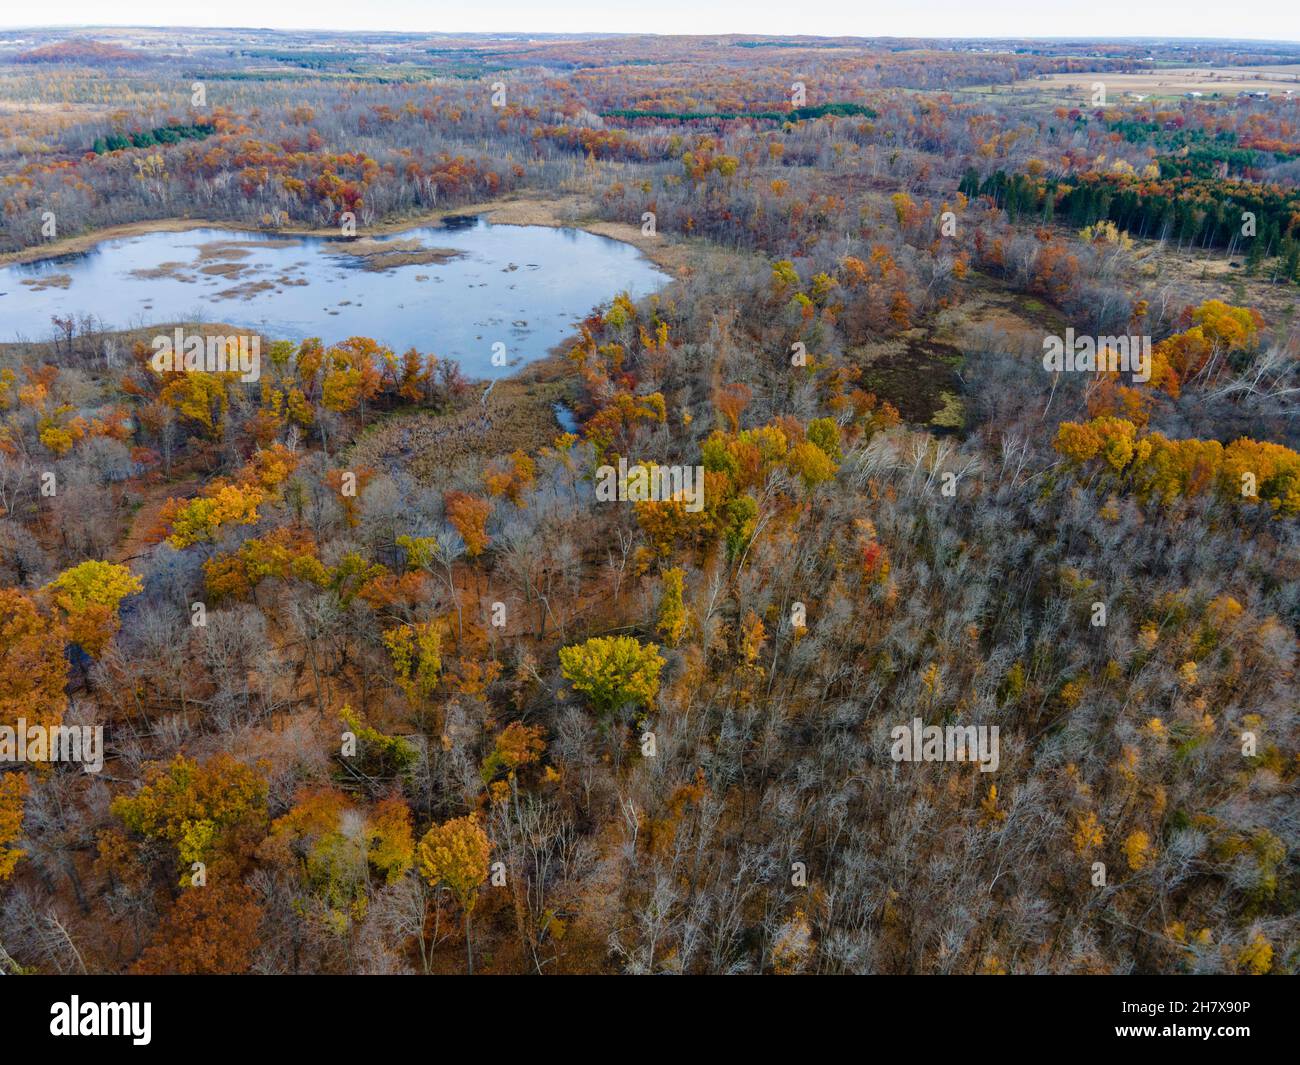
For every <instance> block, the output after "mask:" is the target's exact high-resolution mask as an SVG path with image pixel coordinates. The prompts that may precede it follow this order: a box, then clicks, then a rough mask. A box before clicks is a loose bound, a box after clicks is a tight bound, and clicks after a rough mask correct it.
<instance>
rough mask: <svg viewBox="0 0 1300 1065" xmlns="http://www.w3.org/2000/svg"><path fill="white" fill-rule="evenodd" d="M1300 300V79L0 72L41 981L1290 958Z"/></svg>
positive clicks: (184, 36)
mask: <svg viewBox="0 0 1300 1065" xmlns="http://www.w3.org/2000/svg"><path fill="white" fill-rule="evenodd" d="M1288 86H1294V87H1293V88H1289V87H1288ZM470 218H480V219H483V220H486V221H487V222H489V223H491V224H492V227H493V230H492V231H493V232H494V233H501V232H507V233H508V232H511V231H513V230H514V227H562V228H564V229H582V230H587V231H588V232H590V233H593V234H597V235H599V236H601V237H604V238H610V239H614V240H618V241H622V242H625V243H627V244H631V245H633V246H634V247H635V248H636V249H637V250H638V252H639V253H640V254H641V255H643V256H644V257H646V258H647V259H648V260H650V261H652V262H653V263H654V264H655V265H656V266H657V267H658V268H659V269H660V270H662V271H663V272H664V275H666V277H667V281H666V283H665V284H664V285H663V286H662V287H661V288H659V289H658V291H656V292H653V293H652V294H650V295H647V296H645V297H644V298H634V297H633V295H631V294H629V293H628V292H627V291H623V287H622V286H621V285H619V284H618V283H617V282H611V284H610V286H609V291H608V292H607V293H606V295H605V297H604V298H603V299H602V301H601V302H600V303H598V304H597V305H595V306H582V307H577V308H566V307H561V306H556V307H554V308H549V310H550V311H552V312H553V313H559V312H568V311H572V312H573V313H572V314H571V315H570V316H569V320H568V322H566V329H567V330H568V331H567V333H566V336H565V339H564V340H563V342H562V343H560V344H559V345H558V346H557V347H555V348H554V349H553V350H551V351H550V352H549V353H546V354H545V355H544V356H543V357H539V358H536V359H533V360H531V361H526V362H522V363H521V364H520V365H518V366H515V365H514V364H513V363H512V364H511V366H510V372H508V373H507V372H505V371H504V370H503V372H502V373H501V374H500V375H498V376H496V377H495V378H494V379H493V380H492V381H491V383H490V384H489V382H488V381H486V380H479V379H477V378H476V375H475V374H474V372H472V370H471V369H469V368H468V367H467V365H462V360H460V359H458V358H456V357H455V356H454V355H452V354H451V353H450V343H449V341H448V339H447V338H446V337H440V336H439V335H438V332H437V331H436V330H434V329H430V330H429V332H428V335H427V337H425V338H424V340H423V341H422V342H421V343H419V344H417V345H414V346H410V345H407V344H404V343H397V342H396V341H395V340H394V338H393V337H392V336H385V335H383V333H382V331H375V330H370V331H369V333H374V334H375V335H367V332H366V331H362V330H359V329H358V328H356V327H355V325H354V324H353V323H351V322H350V321H349V318H350V316H352V315H353V314H356V313H358V308H357V307H356V306H354V305H350V304H351V300H349V298H348V297H349V296H351V295H352V294H351V293H350V292H345V293H344V296H343V298H342V299H337V300H335V302H336V303H337V306H336V307H331V308H330V309H328V310H327V311H326V312H322V316H321V317H320V319H319V324H318V323H317V322H316V321H315V320H313V322H312V326H313V328H310V329H307V328H304V329H303V330H300V331H296V332H285V331H284V330H273V329H270V328H265V327H263V326H258V325H256V324H255V323H254V322H252V321H249V320H245V318H243V317H241V313H243V306H244V305H243V304H241V302H240V295H241V290H238V289H234V290H232V293H233V295H232V296H231V298H229V299H228V300H226V302H224V303H220V304H217V305H216V306H215V309H208V308H209V307H210V306H211V305H204V306H205V314H204V315H202V316H199V315H196V316H195V317H194V318H192V319H187V320H182V321H174V320H171V319H170V318H160V317H158V316H156V315H152V310H151V305H149V304H147V303H146V304H143V305H142V306H141V307H131V308H129V309H128V308H124V309H123V312H122V313H123V317H122V319H121V320H119V321H112V322H110V321H106V320H103V319H102V318H101V317H100V316H98V315H96V314H93V313H90V311H89V309H88V307H87V306H86V305H84V304H82V303H80V302H79V301H80V300H82V299H83V298H84V297H83V293H85V292H86V291H87V290H86V289H85V288H83V287H82V282H81V281H79V280H76V279H75V275H76V268H77V267H78V266H79V265H81V264H85V263H88V262H95V261H102V260H103V257H105V256H107V255H109V254H110V251H109V245H106V244H104V243H102V242H103V241H104V240H106V239H107V238H110V237H111V238H113V239H114V241H118V240H128V239H130V238H132V237H135V236H139V235H142V234H146V233H158V232H166V233H171V234H174V235H175V240H176V243H177V246H178V247H179V246H180V245H181V244H182V243H183V234H184V233H185V232H186V231H187V230H188V229H193V228H196V227H199V226H204V227H211V228H218V229H225V230H228V231H229V232H228V233H227V234H226V235H227V236H229V238H230V241H229V242H227V243H226V244H224V245H222V247H221V248H217V249H215V250H210V251H204V252H202V253H201V255H200V258H199V260H197V261H198V263H199V265H198V266H197V267H196V268H195V270H194V273H195V274H196V275H198V276H200V277H201V278H202V279H203V280H205V281H206V280H207V279H208V278H226V277H234V276H236V275H238V271H239V270H240V267H239V265H238V264H239V262H240V261H241V257H246V256H247V255H248V254H249V252H248V249H249V248H250V247H255V246H256V245H254V244H252V243H250V242H251V241H252V240H253V239H254V238H255V239H256V240H258V241H264V240H265V239H267V238H275V239H277V240H283V241H285V242H292V241H295V240H307V239H315V238H319V237H328V238H330V239H331V240H337V241H339V242H340V245H341V246H342V243H343V242H351V244H350V245H349V246H355V247H357V248H358V250H356V254H357V256H358V261H357V263H356V264H355V265H354V266H353V267H352V269H355V270H356V271H358V272H359V271H362V270H368V271H380V272H381V273H382V275H383V276H384V277H389V278H393V279H397V278H399V277H400V278H403V279H407V278H416V280H420V281H422V282H423V281H425V280H426V279H427V280H428V283H427V285H426V286H425V289H426V290H427V292H428V296H427V297H426V298H427V299H428V300H430V301H433V300H437V301H443V302H442V306H446V305H448V304H450V305H451V306H452V307H453V308H454V307H455V305H456V301H457V299H458V297H457V294H456V292H454V291H452V290H451V288H452V286H451V285H444V286H442V287H441V288H440V287H439V285H438V283H437V281H436V279H437V278H438V277H440V276H441V275H440V274H439V271H440V270H441V269H442V268H443V265H442V264H443V260H442V259H440V258H439V256H438V254H434V253H428V251H427V249H423V250H420V249H412V248H409V247H407V246H406V245H396V246H395V250H394V248H389V249H388V254H387V257H386V258H385V257H383V256H380V257H378V258H376V257H375V255H376V251H375V248H374V247H373V246H369V247H367V246H364V242H365V241H367V240H373V239H374V238H376V237H388V236H392V237H394V239H397V240H400V239H401V238H402V234H403V232H404V231H405V229H407V228H410V227H413V226H416V225H426V226H434V227H440V228H441V229H442V230H443V231H451V230H453V229H455V227H457V226H464V225H465V224H466V223H467V220H468V219H470ZM518 232H520V233H523V232H525V230H518ZM241 242H243V243H241ZM191 243H192V241H191ZM285 246H291V245H290V244H288V243H286V245H285ZM205 247H206V246H205ZM381 250H382V247H381ZM575 254H576V253H575ZM180 256H181V252H179V251H178V252H177V256H176V257H177V258H180ZM366 256H370V258H368V259H367V258H366ZM97 257H98V258H97ZM131 268H132V269H134V270H136V271H137V275H138V276H142V277H144V278H146V279H155V280H156V281H157V283H158V284H159V285H162V284H163V283H164V282H166V283H167V284H176V283H179V282H178V281H177V277H178V276H180V274H181V273H182V271H180V270H179V268H178V264H177V263H175V262H170V261H163V262H157V263H148V264H143V265H141V264H139V263H135V262H132V263H131ZM512 268H517V269H519V270H521V271H526V270H527V269H528V268H529V262H528V260H527V259H526V257H523V253H521V257H520V258H519V262H518V263H517V264H515V263H512V264H510V266H509V267H507V268H506V270H505V271H501V274H502V276H503V278H504V280H502V281H501V282H500V284H501V285H502V286H509V285H513V284H516V283H517V281H518V279H517V278H514V277H513V274H512ZM141 271H143V272H142V273H141ZM416 275H419V276H418V277H416ZM343 276H344V278H345V279H344V280H343V281H342V282H340V283H339V285H338V286H337V287H338V288H340V289H347V286H348V284H349V281H348V280H347V279H346V277H347V276H348V275H347V274H346V271H345V272H344V275H343ZM352 276H361V275H360V273H357V274H355V275H352ZM276 283H277V284H279V285H281V286H282V291H283V290H288V289H289V287H290V283H289V282H287V281H286V280H285V279H283V278H280V279H278V280H277V282H276ZM299 283H300V284H302V285H303V286H310V285H312V284H315V283H316V281H315V280H313V279H312V278H310V277H305V278H304V279H303V280H302V281H301V282H293V284H299ZM493 283H494V284H495V283H496V282H495V281H494V282H493ZM232 284H233V282H232ZM50 291H53V292H54V294H55V295H56V296H57V297H58V300H59V303H58V305H59V307H60V310H59V311H58V313H56V314H53V315H51V320H50V322H49V324H48V328H46V329H44V330H43V331H42V332H41V333H40V335H19V331H18V330H17V329H15V328H11V327H10V326H9V325H7V324H6V314H7V311H10V310H12V312H13V313H16V310H17V308H18V307H19V305H20V304H21V302H22V301H23V300H24V298H25V297H27V296H28V295H29V294H30V295H31V296H32V297H34V296H35V294H36V293H38V292H39V293H46V292H50ZM196 291H197V290H196ZM502 291H510V289H508V288H503V290H502ZM312 292H313V294H314V293H315V290H314V289H313V290H312ZM285 298H286V300H287V299H288V298H289V297H285ZM1298 298H1300V45H1295V44H1286V43H1264V42H1235V43H1229V42H1216V41H1196V42H1190V41H1177V40H1169V41H1149V40H1141V41H1115V40H1110V41H1081V40H1069V39H1060V40H1053V41H1050V42H1047V41H1030V40H1005V41H988V40H981V41H963V40H937V39H936V40H921V39H917V40H902V39H889V40H864V39H859V38H851V37H844V38H834V39H831V38H825V39H822V38H809V37H790V38H776V37H763V36H760V35H752V34H751V35H744V34H737V35H732V36H726V37H667V36H665V37H652V36H645V35H641V36H634V35H626V36H605V35H599V34H591V35H560V34H555V35H528V34H506V35H491V36H489V35H450V34H447V35H442V34H414V33H378V32H376V33H374V34H333V33H325V32H319V33H316V32H311V33H308V32H296V31H259V30H169V29H151V30H139V29H134V30H133V29H81V30H75V31H69V30H22V31H18V30H14V31H0V971H4V972H8V973H13V974H73V973H103V974H114V975H117V974H247V973H257V974H308V973H333V974H406V975H422V974H431V973H432V974H453V973H469V972H473V973H499V974H506V973H509V974H580V973H583V974H586V973H594V974H623V973H627V974H642V973H684V974H740V973H746V974H783V975H784V974H848V973H875V974H905V973H931V974H987V975H998V974H1114V975H1118V974H1132V973H1162V974H1227V975H1243V976H1245V975H1259V976H1262V975H1288V974H1290V975H1294V974H1295V972H1296V970H1297V967H1298V966H1300V918H1298V917H1297V911H1298V910H1300V870H1298V868H1297V858H1298V857H1300V851H1298V848H1300V838H1298V828H1300V807H1298V806H1297V803H1296V791H1297V786H1298V785H1300V730H1298V729H1297V721H1298V716H1300V700H1298V699H1297V692H1298V686H1297V673H1296V670H1297V664H1298V663H1297V651H1298V650H1300V647H1298V645H1297V640H1298V639H1300V550H1298V548H1300V372H1298V370H1297V361H1298V360H1300V331H1298V329H1297V327H1298V325H1300V322H1298V321H1297V316H1296V306H1297V299H1298ZM353 299H356V297H355V296H353ZM320 302H324V298H323V297H322V300H321V301H320ZM195 306H196V308H197V307H198V306H199V303H198V302H197V301H196V303H195ZM503 306H504V305H503ZM227 319H228V320H227ZM509 319H510V315H509V314H507V313H506V312H505V310H504V309H503V310H502V312H501V314H500V315H499V316H498V317H497V318H496V319H495V320H493V321H492V322H489V323H474V327H475V331H476V341H475V342H476V343H479V344H480V346H481V347H482V348H483V350H484V358H485V359H487V358H488V352H490V351H492V350H493V344H494V342H497V341H510V340H511V337H512V334H510V332H509V328H511V322H510V320H509ZM525 324H526V323H525ZM570 325H571V328H570ZM513 327H514V328H522V327H521V325H520V323H519V322H514V323H513ZM477 334H481V335H477ZM173 335H176V336H177V337H178V338H183V337H184V336H185V335H190V336H193V337H195V338H197V341H196V346H195V349H194V351H196V352H200V353H201V355H200V357H199V361H197V362H196V361H195V360H194V359H190V360H189V361H188V362H187V361H186V359H185V358H184V357H177V358H175V359H172V360H168V361H160V360H159V359H158V357H157V355H158V351H159V343H158V338H159V337H162V338H163V339H164V340H166V338H168V337H171V336H173ZM236 336H238V337H242V338H243V341H244V342H245V343H244V345H243V348H242V349H239V350H242V351H243V352H244V354H245V355H247V354H248V352H249V351H250V350H251V351H252V352H254V353H255V355H256V360H255V362H254V363H253V364H251V369H250V364H247V363H246V364H245V365H244V366H243V370H244V372H241V371H240V369H239V368H238V367H236V366H235V364H234V363H233V362H232V363H230V364H228V365H227V364H219V365H218V364H215V363H213V362H211V361H210V360H209V361H207V362H204V361H203V359H204V358H206V355H205V354H202V353H208V352H211V351H216V350H219V351H221V352H225V351H226V350H227V349H226V348H225V347H224V345H225V342H226V341H225V338H229V337H236ZM216 338H221V339H219V340H218V339H216ZM209 341H211V343H209ZM504 346H505V345H504V344H503V345H502V347H503V349H504ZM237 347H238V346H237V345H236V346H232V347H231V348H230V349H229V351H230V352H232V353H234V352H235V351H236V350H237ZM182 356H183V352H182ZM232 358H233V354H232ZM492 365H494V366H496V365H504V364H498V363H493V364H492ZM95 737H99V740H98V741H97V742H98V743H99V744H100V746H99V747H98V748H96V747H95V742H96V740H95ZM74 739H75V741H76V743H77V744H78V746H77V748H76V750H77V752H79V753H77V754H76V756H75V757H72V756H69V757H64V755H68V751H69V749H70V745H71V744H72V743H73V741H74ZM38 741H39V743H40V745H41V746H40V747H39V748H38V747H37V746H36V744H37V743H38ZM91 750H97V752H98V753H97V754H96V755H95V756H94V757H95V758H96V759H98V761H99V767H98V768H97V769H96V768H93V767H92V766H91V764H90V761H91V760H92V759H91V756H90V755H89V754H88V753H87V752H88V751H91ZM42 752H43V753H42Z"/></svg>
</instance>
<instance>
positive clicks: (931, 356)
mask: <svg viewBox="0 0 1300 1065" xmlns="http://www.w3.org/2000/svg"><path fill="white" fill-rule="evenodd" d="M848 358H849V361H850V362H852V363H854V364H855V365H858V366H860V367H862V378H861V381H860V384H861V386H862V387H863V388H864V389H866V390H867V391H869V392H874V393H875V394H876V395H877V396H879V397H880V398H881V399H887V400H888V401H889V402H890V403H892V404H893V405H894V406H895V407H897V408H898V412H899V413H900V414H901V415H902V416H903V417H904V418H905V419H906V420H907V421H909V422H912V423H913V424H916V425H930V424H931V423H932V422H935V419H936V418H938V417H942V419H943V420H942V422H935V424H936V425H942V426H943V427H947V428H952V427H953V426H954V419H955V424H958V425H959V424H960V422H961V413H960V404H959V403H957V402H956V396H957V393H958V392H960V390H961V387H960V382H959V380H958V377H957V367H958V366H959V365H960V364H961V360H962V354H961V351H960V350H959V349H958V348H956V347H954V346H952V345H951V344H944V343H942V342H940V341H937V340H930V339H925V338H923V337H914V336H903V337H894V338H891V339H889V340H882V341H877V342H875V343H872V344H864V345H862V346H861V347H858V348H854V349H852V350H851V351H850V352H849V353H848Z"/></svg>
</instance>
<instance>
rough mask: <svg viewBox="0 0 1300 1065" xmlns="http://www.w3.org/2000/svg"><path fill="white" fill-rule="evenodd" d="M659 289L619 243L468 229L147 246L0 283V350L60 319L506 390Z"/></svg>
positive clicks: (156, 238)
mask: <svg viewBox="0 0 1300 1065" xmlns="http://www.w3.org/2000/svg"><path fill="white" fill-rule="evenodd" d="M668 280H669V278H668V275H666V274H665V273H663V272H662V271H661V270H659V269H658V268H657V267H656V266H655V265H654V264H653V263H652V262H650V260H648V259H647V258H645V257H644V256H643V255H642V254H641V252H639V251H638V250H637V249H636V248H634V247H633V246H632V245H630V244H624V243H622V242H621V241H617V240H611V239H610V238H608V237H602V236H597V235H595V234H592V233H587V232H585V231H583V230H580V229H555V228H551V227H547V226H506V225H492V224H491V223H489V222H487V221H485V220H483V219H481V218H476V217H466V218H459V219H447V220H446V221H445V223H444V225H443V226H439V227H419V228H415V229H408V230H404V231H402V232H401V233H395V234H392V235H390V236H384V237H374V238H360V239H356V240H343V239H341V238H334V237H317V236H311V237H301V236H300V237H276V236H274V235H270V234H264V233H255V232H248V233H244V232H233V231H230V230H224V229H191V230H186V231H185V232H180V233H176V232H159V233H147V234H142V235H139V236H130V237H122V238H117V239H112V240H106V241H103V242H102V243H100V244H97V245H95V246H94V247H93V248H91V249H90V250H88V251H86V252H81V253H77V254H74V255H66V256H61V257H59V258H56V259H46V260H42V261H40V262H36V263H25V264H15V265H11V266H7V267H3V268H0V341H14V340H20V339H21V340H28V341H35V340H48V339H49V338H50V337H51V335H52V325H51V321H50V319H51V317H52V316H54V315H60V316H66V315H69V314H72V315H74V316H77V317H78V318H80V317H82V316H85V315H91V316H93V317H94V318H95V319H97V320H98V327H99V328H104V329H134V328H139V327H142V326H149V325H153V324H161V323H175V322H220V323H223V324H229V325H232V326H236V327H240V328H245V329H256V330H258V331H260V332H262V333H264V334H266V335H267V336H269V337H270V338H272V339H281V338H282V339H288V340H300V339H302V338H304V337H311V336H315V337H320V338H321V339H322V340H324V341H325V342H326V343H331V342H334V341H338V340H343V339H345V338H347V337H350V336H368V337H373V338H374V339H376V340H378V341H380V342H381V343H383V344H386V345H388V346H389V347H391V348H393V349H394V350H395V351H398V352H399V353H400V352H402V351H405V350H406V349H407V348H409V347H415V348H417V349H418V350H420V351H421V352H432V353H433V354H435V355H438V356H439V357H447V358H454V359H457V360H459V361H460V363H461V366H462V368H463V369H464V371H465V373H467V374H468V375H469V376H471V377H479V378H485V377H500V376H504V375H506V374H509V373H510V372H511V369H512V367H514V366H517V365H518V364H519V363H522V362H529V361H531V360H533V359H537V358H540V357H542V356H544V355H546V354H547V353H548V352H549V351H550V349H551V348H553V347H554V346H555V345H556V344H557V343H559V342H560V341H561V340H563V339H564V338H565V337H566V336H568V335H570V334H571V333H572V332H573V328H574V326H575V324H576V323H577V322H579V321H580V320H581V319H582V318H584V317H586V316H587V315H588V314H590V313H591V311H592V309H593V308H594V307H595V306H597V305H598V304H601V303H604V302H606V301H608V300H610V299H612V298H613V297H614V296H616V295H618V293H620V292H624V291H626V292H628V293H629V294H630V295H631V296H632V298H633V299H638V298H640V297H642V296H645V295H648V294H649V293H651V292H654V291H656V290H657V289H659V288H660V287H661V286H662V285H664V284H665V283H666V282H667V281H668Z"/></svg>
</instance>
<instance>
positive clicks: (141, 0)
mask: <svg viewBox="0 0 1300 1065" xmlns="http://www.w3.org/2000/svg"><path fill="white" fill-rule="evenodd" d="M38 20H39V21H38ZM0 25H3V26H8V27H12V26H21V25H59V26H68V25H92V26H97V25H115V26H256V27H274V28H283V29H304V28H306V29H333V30H418V31H428V32H466V31H469V32H474V31H477V32H492V31H501V30H509V31H516V32H551V33H572V32H584V33H601V32H604V33H670V34H672V33H763V34H787V35H788V34H813V35H817V36H855V37H881V36H895V37H1147V36H1150V37H1162V36H1169V35H1173V36H1178V37H1222V38H1250V39H1273V40H1292V41H1294V40H1300V4H1298V3H1297V0H1239V2H1234V3H1225V2H1224V0H1071V2H1062V0H889V2H887V3H882V2H879V0H812V2H809V0H653V2H642V3H633V2H628V0H554V2H548V0H532V2H520V0H484V2H482V3H465V2H464V0H454V2H445V0H366V2H362V3H358V2H357V0H310V2H308V0H270V2H268V0H220V2H218V3H211V4H178V3H176V0H49V2H48V3H43V4H31V5H22V4H19V3H18V2H17V0H11V2H6V3H5V6H4V10H0Z"/></svg>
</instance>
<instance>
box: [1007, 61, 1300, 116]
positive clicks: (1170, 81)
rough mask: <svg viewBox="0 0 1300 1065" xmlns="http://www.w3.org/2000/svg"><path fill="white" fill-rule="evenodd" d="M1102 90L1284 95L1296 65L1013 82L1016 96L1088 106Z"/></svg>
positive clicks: (1296, 74) (1298, 86) (1299, 89)
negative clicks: (1036, 96) (1037, 94)
mask: <svg viewBox="0 0 1300 1065" xmlns="http://www.w3.org/2000/svg"><path fill="white" fill-rule="evenodd" d="M1095 82H1101V83H1102V84H1104V85H1105V86H1106V95H1107V98H1108V100H1111V101H1115V100H1118V99H1120V98H1122V97H1128V96H1134V95H1140V96H1150V97H1157V98H1167V97H1177V96H1182V95H1183V94H1184V93H1188V92H1199V93H1203V94H1205V95H1206V96H1209V95H1210V94H1211V93H1219V94H1220V95H1221V96H1235V95H1237V93H1239V92H1269V93H1277V94H1282V93H1285V92H1286V91H1287V90H1290V91H1291V92H1294V93H1296V94H1300V65H1296V66H1270V67H1164V68H1161V69H1159V70H1149V71H1140V72H1136V73H1131V74H1119V73H1114V72H1106V73H1102V72H1099V71H1094V72H1091V73H1070V74H1047V75H1045V76H1043V77H1038V78H1026V79H1024V80H1022V81H1017V82H1016V83H1015V84H1014V85H1013V86H1012V89H1013V90H1014V91H1016V92H1017V93H1019V92H1023V91H1028V92H1031V93H1032V92H1040V93H1042V94H1043V95H1045V96H1052V97H1056V98H1058V99H1060V100H1061V101H1063V102H1070V103H1073V104H1075V105H1083V106H1091V104H1092V92H1093V89H1092V87H1093V84H1094V83H1095Z"/></svg>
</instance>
